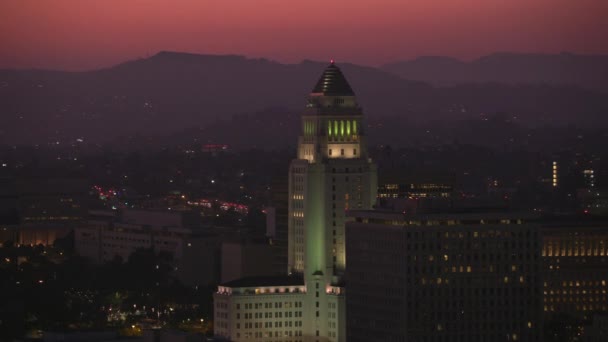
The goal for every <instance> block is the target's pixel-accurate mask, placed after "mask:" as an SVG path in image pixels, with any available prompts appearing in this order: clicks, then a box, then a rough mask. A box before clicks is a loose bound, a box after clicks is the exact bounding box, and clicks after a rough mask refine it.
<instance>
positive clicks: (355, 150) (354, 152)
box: [353, 148, 357, 156]
mask: <svg viewBox="0 0 608 342" xmlns="http://www.w3.org/2000/svg"><path fill="white" fill-rule="evenodd" d="M353 155H354V156H356V155H357V149H356V148H354V149H353Z"/></svg>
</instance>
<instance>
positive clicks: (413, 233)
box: [346, 210, 542, 342]
mask: <svg viewBox="0 0 608 342" xmlns="http://www.w3.org/2000/svg"><path fill="white" fill-rule="evenodd" d="M349 215H352V216H353V217H354V218H355V221H354V222H348V223H347V228H346V230H347V252H348V267H347V274H346V275H347V281H348V304H347V311H346V317H347V322H348V323H347V338H348V341H349V342H350V341H426V342H438V341H443V342H449V341H541V331H542V329H541V327H542V311H541V310H542V307H541V303H542V294H541V292H540V289H541V272H540V269H539V268H540V249H541V248H540V237H539V229H538V228H539V227H538V224H536V223H530V222H526V221H527V219H529V218H531V217H529V215H525V214H521V215H513V214H509V213H504V212H491V213H490V212H481V213H478V212H468V213H449V212H446V213H442V214H435V213H433V214H424V213H410V212H409V211H402V210H389V211H387V210H374V211H353V212H351V213H349Z"/></svg>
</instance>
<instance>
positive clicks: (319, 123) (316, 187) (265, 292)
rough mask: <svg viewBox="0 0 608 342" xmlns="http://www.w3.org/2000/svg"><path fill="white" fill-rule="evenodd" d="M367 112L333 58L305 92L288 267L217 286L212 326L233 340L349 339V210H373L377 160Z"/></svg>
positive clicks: (293, 175)
mask: <svg viewBox="0 0 608 342" xmlns="http://www.w3.org/2000/svg"><path fill="white" fill-rule="evenodd" d="M364 127H365V126H364V124H363V114H362V111H361V108H360V107H359V106H358V105H357V102H356V99H355V94H354V93H353V91H352V89H351V87H350V85H348V82H347V81H346V79H345V78H344V75H342V72H341V71H340V69H339V68H338V67H337V66H335V65H334V63H333V62H332V63H331V65H329V66H328V67H327V68H326V69H325V71H324V72H323V75H322V76H321V79H320V80H319V82H318V83H317V85H316V86H315V88H314V89H313V91H312V93H311V94H310V95H309V97H308V104H307V105H306V109H305V110H304V113H303V115H302V131H301V135H300V137H299V139H298V156H297V159H294V160H293V161H292V162H291V165H290V167H289V205H288V212H289V214H288V215H289V216H288V269H287V270H286V271H288V273H289V276H284V277H249V278H242V279H237V280H234V281H230V282H228V283H224V284H221V285H219V286H218V290H217V292H216V293H215V294H214V331H215V334H216V336H217V337H218V338H222V339H226V340H230V341H273V342H279V341H281V342H282V341H292V342H309V341H310V342H342V341H345V340H346V316H345V312H346V303H345V291H344V284H343V281H342V276H343V274H344V271H345V264H346V255H345V237H344V222H345V217H346V215H345V213H346V211H348V210H349V209H371V207H372V204H373V203H375V200H376V191H377V190H376V188H377V185H376V183H377V181H376V165H375V164H374V163H372V162H371V160H370V159H369V158H368V156H367V147H366V145H365V130H364Z"/></svg>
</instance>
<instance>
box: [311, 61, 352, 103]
mask: <svg viewBox="0 0 608 342" xmlns="http://www.w3.org/2000/svg"><path fill="white" fill-rule="evenodd" d="M312 92H313V93H323V95H329V96H354V95H355V93H354V92H353V89H352V88H351V87H350V85H349V84H348V81H346V77H344V74H342V71H341V70H340V68H338V67H337V66H336V65H335V64H334V62H333V61H332V62H331V64H330V65H329V66H328V67H327V68H325V71H323V74H322V75H321V78H319V81H318V82H317V85H316V86H315V87H314V89H313V90H312Z"/></svg>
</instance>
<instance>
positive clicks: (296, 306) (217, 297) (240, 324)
mask: <svg viewBox="0 0 608 342" xmlns="http://www.w3.org/2000/svg"><path fill="white" fill-rule="evenodd" d="M292 288H293V287H292ZM261 290H262V291H271V288H264V287H257V288H235V289H230V291H235V292H237V291H242V293H238V294H237V293H233V292H230V293H228V292H222V291H223V290H222V289H220V290H219V291H218V292H217V293H215V294H214V305H215V308H214V324H215V325H214V332H215V335H216V336H217V337H220V338H224V339H227V340H230V341H235V342H237V341H293V342H297V341H310V337H311V336H307V335H306V332H307V331H308V330H309V329H307V328H308V327H306V326H305V324H306V321H305V319H304V312H305V310H306V307H305V305H306V300H305V296H306V294H305V293H303V292H291V293H289V292H285V293H274V292H273V293H269V292H265V293H262V292H260V291H261ZM272 290H274V288H272ZM302 291H303V288H302Z"/></svg>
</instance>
